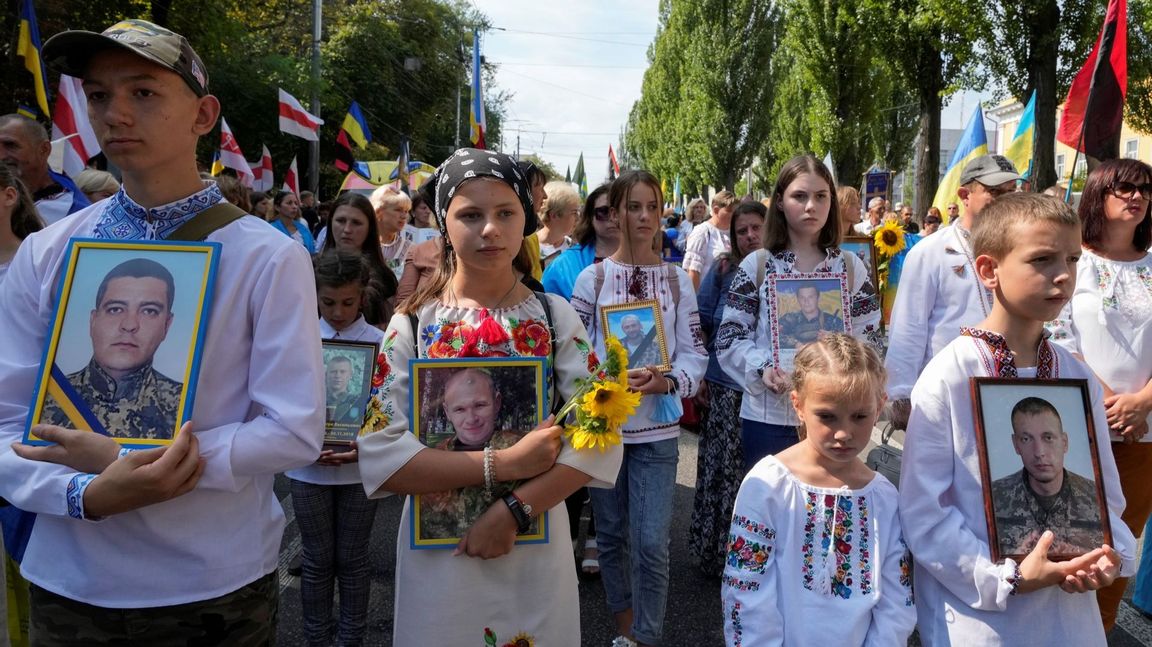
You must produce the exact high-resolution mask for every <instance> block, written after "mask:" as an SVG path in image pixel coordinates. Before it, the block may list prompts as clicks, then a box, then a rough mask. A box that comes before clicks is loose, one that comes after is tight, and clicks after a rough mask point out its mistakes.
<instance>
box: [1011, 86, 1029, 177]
mask: <svg viewBox="0 0 1152 647" xmlns="http://www.w3.org/2000/svg"><path fill="white" fill-rule="evenodd" d="M1035 141H1036V91H1035V90H1033V91H1032V98H1031V99H1029V100H1028V105H1027V106H1025V108H1024V114H1023V115H1021V116H1020V124H1019V125H1017V126H1016V135H1015V136H1013V137H1012V141H1011V142H1009V143H1008V148H1006V149H1004V157H1007V158H1008V159H1009V160H1010V161H1011V162H1012V164H1013V166H1015V167H1016V170H1017V171H1018V172H1019V173H1020V175H1021V176H1023V177H1031V174H1032V173H1031V171H1032V147H1033V145H1034V144H1035Z"/></svg>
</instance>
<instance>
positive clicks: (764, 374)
mask: <svg viewBox="0 0 1152 647" xmlns="http://www.w3.org/2000/svg"><path fill="white" fill-rule="evenodd" d="M835 188H836V185H835V183H834V182H833V180H832V174H831V173H829V172H828V169H827V168H826V167H825V166H824V164H823V163H822V162H821V161H820V160H818V159H816V158H815V157H813V156H811V155H800V156H797V157H793V158H792V159H790V160H788V161H787V162H785V163H784V166H783V167H781V169H780V175H779V176H778V177H777V178H776V187H775V189H774V190H773V192H772V205H771V206H770V207H769V208H768V220H767V221H766V222H765V223H764V251H761V252H758V253H756V254H749V255H748V256H747V257H745V258H744V260H743V261H741V262H740V269H739V270H737V271H736V277H735V278H734V279H733V280H732V286H731V287H730V288H729V292H728V304H727V305H726V306H725V307H724V320H723V321H722V322H721V324H720V327H719V328H718V329H717V331H716V352H717V354H718V355H719V358H720V366H721V367H723V369H724V370H725V371H727V372H728V374H729V375H730V376H731V377H732V379H733V380H735V381H736V382H737V383H738V384H743V385H744V397H743V400H742V402H741V404H740V419H741V433H742V436H743V444H744V465H745V467H746V468H748V469H751V468H752V466H753V465H755V464H756V463H757V461H759V460H760V459H761V458H763V457H765V456H767V455H769V454H775V453H776V452H779V451H781V450H784V449H787V448H788V447H790V446H791V445H793V444H795V443H796V414H795V412H794V411H793V410H792V405H791V403H790V402H789V401H788V391H789V380H790V376H789V374H788V373H787V372H786V371H784V370H782V369H781V368H780V366H779V364H778V358H777V357H776V355H775V353H774V351H773V337H774V336H775V335H776V334H777V332H776V330H774V328H776V321H777V316H778V312H777V304H776V303H773V301H772V299H771V298H770V297H769V295H770V294H772V293H773V291H772V290H771V289H770V288H771V287H772V285H773V278H774V277H776V276H780V275H794V276H796V275H803V274H816V273H818V274H821V275H828V274H830V275H842V276H843V277H844V283H843V284H842V285H846V286H847V288H848V292H849V298H848V299H847V301H848V303H849V306H848V311H847V312H845V313H843V314H844V315H846V316H844V317H842V319H843V321H844V326H845V328H846V329H845V330H844V331H843V332H848V333H851V334H852V335H853V336H855V337H859V338H863V339H865V340H867V341H868V342H869V343H871V344H872V345H873V346H874V347H875V348H876V349H877V350H879V349H880V347H881V333H880V298H879V295H878V294H877V292H876V286H875V285H873V284H872V279H871V276H870V274H869V272H868V269H867V267H866V266H865V265H864V262H863V261H861V260H860V259H859V258H858V257H857V256H856V255H855V254H841V253H840V248H839V247H838V245H839V244H840V229H841V228H840V225H839V223H838V222H837V220H838V218H839V216H838V211H839V209H838V205H837V201H836V191H835ZM821 318H822V320H823V316H822V315H821ZM818 328H821V329H823V325H820V326H818ZM817 334H824V330H820V332H818V333H817Z"/></svg>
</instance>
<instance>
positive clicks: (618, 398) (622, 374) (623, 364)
mask: <svg viewBox="0 0 1152 647" xmlns="http://www.w3.org/2000/svg"><path fill="white" fill-rule="evenodd" d="M604 347H605V349H606V351H607V352H606V355H607V356H606V357H605V359H604V361H603V362H601V363H600V364H599V365H598V366H597V367H596V368H595V369H593V371H592V375H591V376H589V377H587V378H584V379H581V380H579V381H578V382H577V389H576V392H575V393H573V394H572V397H571V398H569V399H568V402H566V403H564V406H563V407H561V408H560V411H559V412H558V413H557V414H556V419H557V420H563V419H564V418H565V417H566V416H567V415H568V414H569V413H571V412H573V411H574V412H575V414H576V420H575V424H571V425H567V426H566V431H565V436H567V437H568V438H569V440H570V441H571V442H572V447H573V448H575V449H577V450H580V449H592V448H596V449H599V450H600V451H601V452H603V451H604V450H606V449H608V448H609V447H612V446H613V445H618V444H620V442H621V438H620V427H621V425H623V424H624V421H625V420H627V419H628V416H631V415H632V414H633V413H634V412H635V411H636V407H637V406H639V405H640V397H641V395H640V394H639V393H636V392H634V391H630V390H629V389H628V351H626V350H624V346H623V344H621V343H620V340H619V339H616V338H615V337H613V336H611V335H609V336H608V337H607V339H605V340H604Z"/></svg>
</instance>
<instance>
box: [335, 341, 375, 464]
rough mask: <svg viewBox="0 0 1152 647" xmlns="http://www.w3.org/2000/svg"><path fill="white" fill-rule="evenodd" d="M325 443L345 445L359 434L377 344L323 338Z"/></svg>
mask: <svg viewBox="0 0 1152 647" xmlns="http://www.w3.org/2000/svg"><path fill="white" fill-rule="evenodd" d="M321 345H322V346H323V353H324V395H325V397H324V444H325V445H348V444H350V443H351V442H352V441H354V440H356V439H357V438H358V437H359V436H360V429H361V427H362V426H363V425H364V413H365V411H366V410H367V408H368V399H369V398H370V397H371V396H372V371H373V370H374V369H375V368H376V355H377V354H378V353H379V348H378V347H377V345H376V344H374V343H372V342H363V341H344V340H341V339H325V340H323V341H322V342H321Z"/></svg>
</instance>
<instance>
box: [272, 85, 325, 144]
mask: <svg viewBox="0 0 1152 647" xmlns="http://www.w3.org/2000/svg"><path fill="white" fill-rule="evenodd" d="M323 123H324V120H323V119H321V118H320V117H317V116H316V115H314V114H311V113H310V112H308V111H307V110H305V109H304V106H302V105H300V102H299V101H297V100H296V97H294V96H292V95H290V94H288V93H287V92H285V91H284V89H283V88H280V132H284V133H288V134H289V135H296V136H297V137H300V138H303V139H307V140H308V141H310V142H316V141H320V126H321V125H322V124H323Z"/></svg>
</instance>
